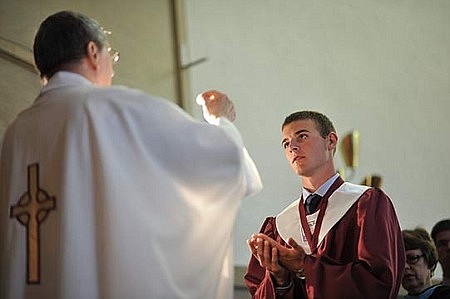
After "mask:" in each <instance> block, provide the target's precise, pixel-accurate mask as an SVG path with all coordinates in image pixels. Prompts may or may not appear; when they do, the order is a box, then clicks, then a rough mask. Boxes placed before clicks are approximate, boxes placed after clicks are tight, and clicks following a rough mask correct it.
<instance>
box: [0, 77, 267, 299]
mask: <svg viewBox="0 0 450 299" xmlns="http://www.w3.org/2000/svg"><path fill="white" fill-rule="evenodd" d="M260 188H261V181H260V178H259V175H258V172H257V170H256V168H255V165H254V163H253V161H252V160H251V158H250V157H249V155H248V153H247V151H246V150H245V148H244V146H243V142H242V140H241V137H240V134H239V132H238V131H237V129H236V128H235V127H234V125H233V124H231V122H229V121H227V120H226V119H221V121H220V125H219V126H215V125H210V124H207V123H204V122H200V121H197V120H195V119H193V118H191V117H190V116H189V115H188V114H186V113H185V112H184V111H183V110H182V109H180V108H179V107H178V106H176V105H175V104H173V103H170V102H168V101H166V100H163V99H157V98H155V97H152V96H149V95H147V94H145V93H143V92H141V91H137V90H133V89H129V88H126V87H120V86H114V87H106V88H105V87H103V88H102V87H97V86H95V85H93V84H91V82H89V81H88V80H86V79H85V78H84V77H82V76H80V75H77V74H74V73H69V72H58V73H56V74H55V75H54V76H53V77H52V78H51V79H50V81H49V82H48V84H47V85H46V86H44V87H43V89H42V91H41V93H40V95H39V96H38V98H37V99H36V100H35V102H34V103H33V105H32V106H31V107H30V108H28V109H26V110H24V111H23V112H21V113H20V114H19V115H18V117H17V118H16V119H15V120H14V122H13V123H12V124H11V125H10V126H9V128H8V129H7V132H6V134H5V136H4V140H3V145H2V151H1V164H0V298H2V299H3V298H11V299H12V298H14V299H20V298H45V299H49V298H64V299H72V298H73V299H91V298H92V299H94V298H118V299H119V298H120V299H125V298H133V299H138V298H170V299H174V298H198V299H200V298H202V299H209V298H232V290H233V289H232V287H233V272H232V269H233V268H232V267H233V259H232V252H231V249H232V230H233V224H234V220H235V216H236V214H237V211H238V208H239V204H240V200H241V199H242V198H243V197H244V196H247V195H250V194H253V193H255V192H257V191H259V189H260Z"/></svg>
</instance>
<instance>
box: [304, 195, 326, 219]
mask: <svg viewBox="0 0 450 299" xmlns="http://www.w3.org/2000/svg"><path fill="white" fill-rule="evenodd" d="M321 199H322V196H320V195H319V194H310V195H309V196H308V197H307V198H306V201H305V208H306V212H307V214H308V215H310V214H312V213H314V212H315V211H316V209H317V207H318V206H319V203H320V200H321Z"/></svg>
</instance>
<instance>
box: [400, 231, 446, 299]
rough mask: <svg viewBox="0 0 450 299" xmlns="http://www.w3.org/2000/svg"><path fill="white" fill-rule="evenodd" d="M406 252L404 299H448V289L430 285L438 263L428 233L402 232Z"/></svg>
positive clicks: (403, 281)
mask: <svg viewBox="0 0 450 299" xmlns="http://www.w3.org/2000/svg"><path fill="white" fill-rule="evenodd" d="M402 234H403V240H404V242H405V250H406V264H405V273H404V275H403V279H402V286H403V288H404V289H405V290H406V291H408V295H406V296H405V297H404V298H405V299H415V298H417V299H445V298H447V299H448V298H450V287H448V286H443V285H432V283H431V278H432V277H433V275H434V270H435V269H436V265H437V262H438V257H437V252H436V247H435V246H434V244H433V241H432V240H431V237H430V235H429V234H428V232H427V231H426V230H425V229H423V228H416V229H414V230H403V231H402Z"/></svg>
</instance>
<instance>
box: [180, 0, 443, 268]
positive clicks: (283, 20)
mask: <svg viewBox="0 0 450 299" xmlns="http://www.w3.org/2000/svg"><path fill="white" fill-rule="evenodd" d="M185 5H186V14H187V20H188V28H189V30H188V36H189V41H190V42H189V46H190V55H191V56H192V57H207V58H208V61H207V62H206V63H204V64H202V65H200V66H197V67H196V68H193V70H192V72H191V83H192V90H193V94H196V93H197V92H199V91H201V90H204V89H208V88H216V89H219V90H223V91H225V92H227V93H228V94H229V95H230V96H231V98H232V99H234V101H235V103H236V106H237V110H238V119H237V122H236V123H237V125H238V127H239V128H240V129H241V131H242V134H243V135H244V139H245V140H246V142H247V145H248V148H249V151H250V152H251V153H252V154H253V157H254V159H255V161H256V164H257V165H258V167H259V170H260V172H261V175H262V179H263V182H264V184H265V188H264V190H263V191H262V193H260V194H259V195H257V196H255V197H253V198H250V199H247V200H245V201H244V202H243V204H242V209H241V212H240V214H239V216H238V219H237V224H236V233H235V259H236V260H235V261H236V264H237V265H246V264H247V262H248V259H249V253H248V250H247V248H246V243H245V240H246V239H248V238H249V236H250V235H251V234H252V233H253V232H257V231H258V230H259V228H260V225H261V224H262V222H263V220H264V218H265V217H266V216H267V215H275V214H277V212H279V211H281V210H282V209H283V208H284V207H285V206H286V205H287V204H288V203H290V202H291V201H292V200H294V199H296V198H297V197H298V195H299V191H300V188H301V182H300V180H299V178H298V177H295V175H294V174H293V172H292V171H291V169H290V167H289V165H288V164H287V162H286V161H285V158H284V154H283V152H282V150H281V145H280V141H281V138H280V125H281V123H282V121H283V119H284V117H285V116H286V115H287V114H289V113H291V112H293V111H297V110H302V109H312V110H318V111H321V112H323V113H325V114H326V115H328V116H329V117H330V118H331V119H332V120H333V121H334V124H335V126H336V128H337V130H338V133H339V135H340V136H341V137H342V136H343V135H344V134H345V133H347V132H349V131H351V130H352V129H359V131H360V135H361V137H360V139H361V145H360V166H359V168H358V169H357V170H356V173H355V175H354V179H353V181H354V182H357V183H359V182H360V181H361V180H362V178H363V177H365V176H366V175H369V174H372V173H377V174H380V175H382V176H383V180H384V182H383V186H382V187H383V189H384V190H385V191H386V192H387V193H388V194H389V195H390V196H391V198H392V200H393V202H394V204H395V206H396V209H397V212H398V216H399V219H400V222H401V226H402V228H403V229H406V228H414V227H416V226H417V225H419V226H422V227H424V228H426V229H428V230H430V229H431V227H432V225H433V224H434V223H435V222H437V221H438V220H440V219H442V218H449V217H450V200H449V198H450V190H449V189H448V188H447V185H448V184H449V178H450V159H449V157H448V153H449V151H450V142H449V140H448V132H449V129H450V121H449V116H448V111H449V109H450V101H449V96H450V55H449V53H450V2H449V1H447V0H440V1H438V0H437V1H425V0H407V1H406V0H405V1H384V0H377V1H374V0H320V1H309V0H285V1H274V0H248V1H237V0H230V1H218V0H189V1H186V2H185ZM335 160H336V164H337V166H338V167H341V166H342V164H343V160H342V158H341V154H340V152H339V151H338V152H337V154H336V159H335ZM438 274H439V273H438Z"/></svg>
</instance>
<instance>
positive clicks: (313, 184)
mask: <svg viewBox="0 0 450 299" xmlns="http://www.w3.org/2000/svg"><path fill="white" fill-rule="evenodd" d="M335 174H336V171H335V170H334V169H332V170H331V171H327V172H324V173H321V174H320V175H314V176H310V177H308V176H302V184H303V188H305V189H306V190H308V191H309V192H311V193H313V192H315V191H316V190H317V189H318V188H319V187H320V186H322V185H323V184H325V182H326V181H328V180H329V179H330V178H331V177H332V176H333V175H335Z"/></svg>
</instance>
